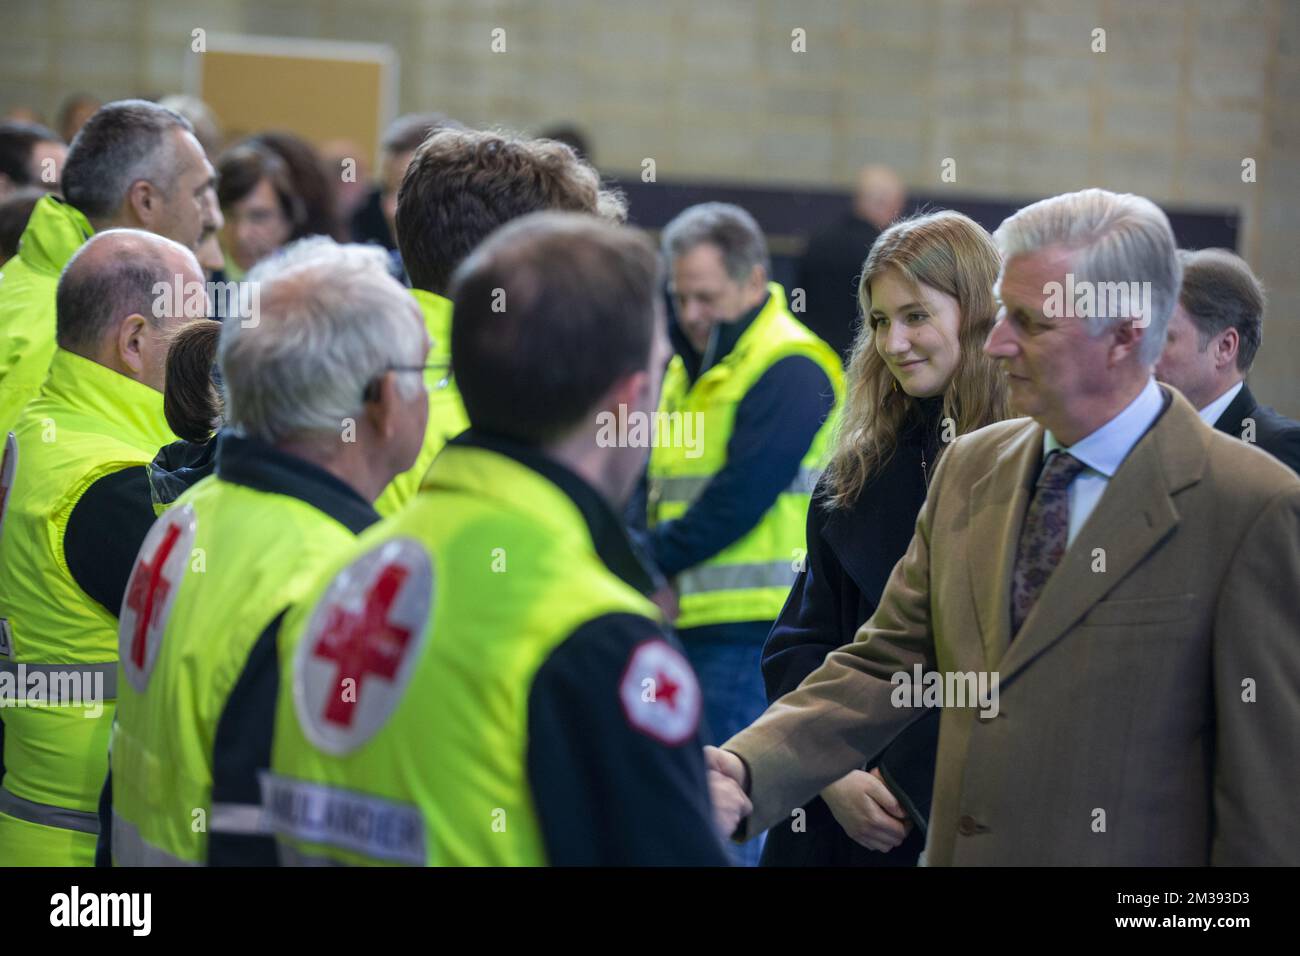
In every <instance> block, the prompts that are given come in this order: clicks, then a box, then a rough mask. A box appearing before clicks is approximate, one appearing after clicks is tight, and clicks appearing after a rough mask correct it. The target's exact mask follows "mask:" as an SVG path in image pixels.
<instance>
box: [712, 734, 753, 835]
mask: <svg viewBox="0 0 1300 956" xmlns="http://www.w3.org/2000/svg"><path fill="white" fill-rule="evenodd" d="M704 763H705V765H706V766H707V767H708V769H709V800H710V802H711V803H712V804H713V822H714V825H715V826H717V828H718V833H719V834H721V836H722V839H723V840H729V839H731V835H732V834H733V833H735V832H736V827H738V826H740V821H741V820H743V819H745V817H747V816H749V814H750V813H751V812H752V811H753V809H754V805H753V804H752V803H751V802H750V800H749V795H748V794H747V793H746V791H747V790H748V789H749V771H748V770H747V769H746V768H745V762H744V761H743V760H741V759H740V758H739V757H737V756H736V755H735V754H733V753H731V752H729V751H726V750H720V749H719V748H717V747H705V748H704Z"/></svg>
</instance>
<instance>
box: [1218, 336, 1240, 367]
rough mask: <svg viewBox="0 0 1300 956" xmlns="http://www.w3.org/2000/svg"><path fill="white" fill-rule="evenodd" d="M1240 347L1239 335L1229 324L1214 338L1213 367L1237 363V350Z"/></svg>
mask: <svg viewBox="0 0 1300 956" xmlns="http://www.w3.org/2000/svg"><path fill="white" fill-rule="evenodd" d="M1240 349H1241V336H1240V335H1239V334H1238V332H1237V330H1236V329H1234V328H1232V327H1231V326H1229V327H1228V328H1226V329H1224V330H1223V331H1222V332H1220V333H1219V335H1218V336H1217V337H1216V338H1215V340H1214V368H1215V369H1216V370H1218V369H1222V368H1226V367H1227V366H1229V365H1235V364H1236V363H1237V352H1238V351H1240Z"/></svg>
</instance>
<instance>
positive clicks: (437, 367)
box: [361, 362, 451, 402]
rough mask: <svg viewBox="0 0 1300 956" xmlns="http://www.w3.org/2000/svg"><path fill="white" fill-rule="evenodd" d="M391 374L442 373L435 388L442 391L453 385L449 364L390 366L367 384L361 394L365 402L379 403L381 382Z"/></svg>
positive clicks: (434, 385)
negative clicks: (385, 376)
mask: <svg viewBox="0 0 1300 956" xmlns="http://www.w3.org/2000/svg"><path fill="white" fill-rule="evenodd" d="M389 372H425V373H428V372H441V373H442V377H441V378H439V379H438V381H436V382H434V384H433V387H434V388H438V389H441V388H446V387H447V386H448V385H450V384H451V365H450V364H449V363H447V362H433V363H431V364H429V365H389V366H387V367H385V369H384V370H383V371H382V372H380V373H379V374H378V375H376V376H375V377H374V378H372V379H371V380H370V381H369V382H368V383H366V388H365V391H364V392H362V393H361V398H362V400H363V401H367V402H377V401H378V400H379V380H380V379H381V378H383V377H384V375H386V374H387V373H389Z"/></svg>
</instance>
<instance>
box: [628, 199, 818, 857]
mask: <svg viewBox="0 0 1300 956" xmlns="http://www.w3.org/2000/svg"><path fill="white" fill-rule="evenodd" d="M662 241H663V249H664V254H665V258H666V260H667V261H668V263H669V264H670V267H671V276H670V279H669V292H670V295H671V299H672V302H673V305H674V307H675V308H674V311H675V316H676V322H675V325H674V326H673V328H672V329H671V334H672V341H673V345H674V348H675V351H676V355H675V356H674V357H673V359H672V362H671V363H670V364H669V366H668V371H667V373H666V374H665V376H664V387H663V397H662V399H661V401H660V406H659V410H660V412H662V413H664V415H663V416H661V420H662V422H663V426H662V427H661V430H660V434H659V436H658V438H657V440H656V442H655V447H654V450H653V451H652V452H651V455H650V465H649V470H648V482H647V495H648V502H647V511H646V516H647V523H648V526H649V549H650V552H651V554H652V555H653V557H654V559H655V561H656V563H657V564H658V566H659V568H660V570H661V571H663V573H664V574H665V575H666V576H668V578H669V579H670V580H671V581H672V583H673V585H674V587H675V589H676V593H677V600H678V605H679V608H680V613H679V616H678V618H677V621H676V626H677V628H678V632H679V635H680V637H681V640H682V643H683V644H684V645H685V647H686V652H687V654H688V655H689V656H690V658H691V662H692V664H693V665H694V666H695V670H696V672H697V673H698V674H699V675H700V680H701V683H702V684H703V687H704V707H705V713H706V715H707V718H708V723H709V734H710V743H717V742H720V741H722V740H726V739H727V738H728V736H729V735H730V734H732V733H735V732H737V731H739V730H740V729H741V728H743V727H746V726H748V724H749V723H750V722H751V721H752V720H754V719H755V718H756V717H757V716H758V715H759V714H760V713H762V712H763V708H764V705H765V703H766V696H765V693H764V690H763V681H762V674H761V671H760V667H759V661H760V657H761V654H762V647H763V641H764V639H765V638H766V637H767V632H768V631H769V630H770V629H771V626H772V622H773V621H775V620H776V618H777V616H778V615H779V614H780V612H781V608H782V606H784V604H785V600H786V597H787V595H788V594H789V591H790V587H791V585H792V584H793V582H794V579H795V576H796V574H797V571H798V568H799V561H800V559H801V556H802V554H803V548H804V546H805V542H804V528H805V523H806V519H807V514H808V504H809V501H810V496H811V492H812V489H813V486H814V485H815V484H816V483H817V477H818V475H819V474H820V469H821V467H822V465H823V464H824V462H825V458H826V454H827V451H828V449H829V442H830V436H831V429H832V427H833V422H832V413H833V410H834V408H835V406H836V404H837V402H838V401H839V397H840V394H841V391H842V372H841V365H840V361H839V358H838V357H837V356H836V355H835V353H834V352H833V351H832V350H831V348H830V347H829V346H828V345H826V343H824V342H823V341H822V340H821V339H819V338H817V337H816V336H815V335H813V334H812V333H811V332H810V331H808V329H807V328H805V327H804V326H803V325H802V324H801V323H800V322H799V321H798V320H797V319H796V318H795V317H794V316H793V315H792V314H791V312H790V309H789V306H788V305H787V302H786V297H785V291H784V290H783V289H782V288H781V286H780V285H778V284H776V283H774V282H769V281H768V278H767V277H768V255H767V243H766V241H765V240H764V238H763V234H762V232H761V231H760V229H759V227H758V224H757V223H755V222H754V219H753V217H752V216H750V215H749V213H747V212H746V211H745V210H743V209H741V208H740V207H738V206H732V205H727V204H723V203H706V204H704V205H700V206H692V207H691V208H689V209H687V210H686V211H684V212H683V213H681V214H680V215H679V216H677V218H676V219H674V220H673V221H672V222H670V223H669V224H668V225H667V226H666V227H665V228H664V231H663V236H662ZM732 852H733V854H734V855H735V857H736V859H737V862H742V863H756V862H757V858H758V857H757V854H758V852H759V848H757V847H754V846H753V845H749V846H746V847H744V848H736V849H734V850H733V851H732Z"/></svg>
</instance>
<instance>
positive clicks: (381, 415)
mask: <svg viewBox="0 0 1300 956" xmlns="http://www.w3.org/2000/svg"><path fill="white" fill-rule="evenodd" d="M401 415H402V396H401V393H400V392H399V391H398V387H397V373H396V372H394V371H391V370H390V371H387V372H385V373H384V374H383V375H381V376H379V377H378V378H377V379H375V380H374V382H373V383H372V385H371V386H370V388H369V389H367V391H366V404H365V416H366V420H367V421H369V422H370V427H371V428H373V429H374V430H375V433H376V434H377V435H379V436H380V437H381V438H383V439H384V440H385V441H388V440H389V439H390V438H392V437H393V436H394V435H396V434H397V429H398V426H399V424H400V421H401Z"/></svg>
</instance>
